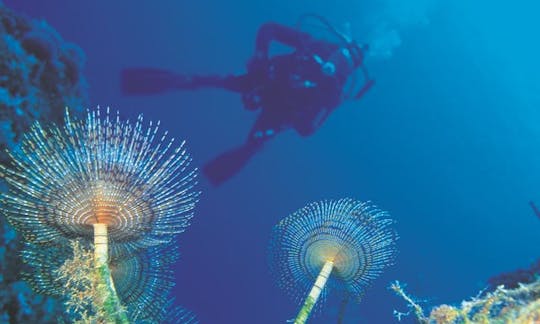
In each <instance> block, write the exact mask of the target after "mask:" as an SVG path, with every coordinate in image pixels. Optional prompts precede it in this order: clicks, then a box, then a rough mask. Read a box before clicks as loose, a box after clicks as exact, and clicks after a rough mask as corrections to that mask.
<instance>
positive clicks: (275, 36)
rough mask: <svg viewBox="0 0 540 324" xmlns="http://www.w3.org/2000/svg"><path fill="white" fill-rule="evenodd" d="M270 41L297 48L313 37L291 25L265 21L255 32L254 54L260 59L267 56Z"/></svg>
mask: <svg viewBox="0 0 540 324" xmlns="http://www.w3.org/2000/svg"><path fill="white" fill-rule="evenodd" d="M272 41H276V42H279V43H282V44H284V45H287V46H290V47H293V48H295V49H299V48H301V47H303V46H305V44H306V42H311V41H313V38H312V37H311V35H310V34H308V33H305V32H302V31H299V30H298V29H295V28H292V27H288V26H284V25H280V24H277V23H273V22H270V23H265V24H264V25H262V26H261V27H260V28H259V31H258V33H257V40H256V42H255V56H256V57H257V58H260V59H266V58H268V51H269V48H270V43H271V42H272Z"/></svg>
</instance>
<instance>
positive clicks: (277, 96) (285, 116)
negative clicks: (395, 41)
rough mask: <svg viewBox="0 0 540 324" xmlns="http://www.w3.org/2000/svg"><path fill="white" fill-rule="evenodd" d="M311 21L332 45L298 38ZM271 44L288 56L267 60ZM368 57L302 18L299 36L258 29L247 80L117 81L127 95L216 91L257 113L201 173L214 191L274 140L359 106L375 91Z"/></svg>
mask: <svg viewBox="0 0 540 324" xmlns="http://www.w3.org/2000/svg"><path fill="white" fill-rule="evenodd" d="M309 18H312V19H316V21H317V22H319V23H320V24H322V27H324V28H325V29H326V30H327V31H328V32H329V33H330V35H332V36H333V37H334V38H335V41H328V40H322V39H317V38H315V37H314V36H312V35H311V34H310V33H308V32H306V31H303V30H302V29H301V24H302V23H303V22H304V21H305V20H306V19H309ZM273 41H275V42H277V43H281V44H282V45H286V46H287V47H290V48H292V49H293V51H292V53H287V54H281V55H270V44H271V43H272V42H273ZM366 49H367V47H366V46H362V45H360V44H358V43H356V42H355V41H353V40H352V39H350V38H349V37H347V36H345V35H344V34H342V33H341V32H339V31H338V30H337V29H336V28H334V27H333V26H332V25H331V24H330V23H329V22H328V21H327V20H326V19H324V18H323V17H321V16H317V15H304V16H302V17H301V18H300V19H299V23H298V26H296V28H294V27H288V26H284V25H281V24H277V23H266V24H263V25H262V26H261V27H260V28H259V30H258V33H257V38H256V42H255V54H254V55H253V57H252V59H251V60H250V61H249V62H248V64H247V73H245V74H242V75H227V76H218V75H206V76H200V75H183V74H178V73H174V72H171V71H168V70H163V69H156V68H129V69H124V70H123V71H122V73H121V88H122V91H123V92H124V93H125V94H128V95H151V94H159V93H164V92H169V91H177V90H194V89H199V88H205V87H214V88H221V89H225V90H229V91H233V92H237V93H240V94H241V95H242V101H243V104H244V107H245V108H246V109H248V110H252V111H255V110H260V114H259V116H258V118H257V120H256V122H255V124H254V125H253V127H252V128H251V131H250V132H249V134H248V136H247V139H246V141H245V143H244V144H243V145H241V146H239V147H237V148H235V149H232V150H230V151H228V152H225V153H223V154H221V155H219V156H218V157H216V158H215V159H214V160H212V161H210V162H209V163H208V164H207V165H206V166H205V167H204V168H203V172H204V173H205V175H206V176H207V177H208V179H209V180H210V181H211V182H212V183H213V184H214V185H218V184H220V183H222V182H224V181H225V180H227V179H229V178H230V177H231V176H233V175H234V174H235V173H237V172H238V171H239V170H240V169H241V168H242V167H243V166H244V165H245V164H246V163H247V161H248V160H249V159H250V158H251V157H252V156H253V155H254V154H255V153H257V152H258V151H259V150H260V149H261V148H262V147H263V146H264V144H265V143H266V142H267V141H268V140H270V139H271V138H273V137H274V136H276V135H277V134H278V133H280V132H282V131H284V130H287V129H291V128H292V129H294V130H296V132H297V133H298V134H300V135H301V136H309V135H311V134H313V133H314V132H315V131H316V130H317V129H318V128H319V127H320V126H321V125H322V123H323V122H324V121H325V120H326V118H327V117H328V116H329V115H330V113H331V112H332V111H333V110H334V109H336V108H337V107H338V106H339V105H340V104H341V103H342V102H343V101H344V100H346V99H349V98H353V99H359V98H361V97H362V96H363V95H364V94H365V93H366V92H367V91H368V90H369V88H370V87H371V86H372V85H373V84H374V80H373V79H370V77H369V75H368V72H367V70H366V68H365V66H364V65H363V61H364V51H365V50H366ZM356 71H361V72H362V74H363V79H364V84H363V86H362V87H361V88H360V89H355V86H356V85H355V84H354V83H355V81H356V74H355V72H356ZM347 88H349V89H348V90H349V91H347Z"/></svg>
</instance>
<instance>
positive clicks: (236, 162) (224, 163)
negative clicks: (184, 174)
mask: <svg viewBox="0 0 540 324" xmlns="http://www.w3.org/2000/svg"><path fill="white" fill-rule="evenodd" d="M260 147H261V145H260V144H250V143H246V144H245V145H243V146H241V147H238V148H235V149H233V150H230V151H228V152H225V153H223V154H221V155H219V156H218V157H216V158H215V159H213V160H212V161H210V162H208V163H207V164H206V165H205V166H204V168H203V173H204V174H205V175H206V177H207V178H208V180H210V182H211V183H212V184H213V185H215V186H218V185H220V184H222V183H223V182H225V181H226V180H228V179H229V178H231V177H232V176H233V175H235V174H236V173H238V171H240V170H241V169H242V167H244V165H245V164H246V163H247V162H248V161H249V159H250V158H251V157H252V156H253V155H254V154H255V153H256V152H257V150H258V149H259V148H260Z"/></svg>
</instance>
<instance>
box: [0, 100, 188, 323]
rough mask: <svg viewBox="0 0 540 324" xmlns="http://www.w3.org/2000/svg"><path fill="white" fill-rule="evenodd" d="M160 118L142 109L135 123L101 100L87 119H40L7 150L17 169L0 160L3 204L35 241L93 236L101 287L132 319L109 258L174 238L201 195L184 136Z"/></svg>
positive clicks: (107, 300) (87, 240) (51, 243)
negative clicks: (147, 117)
mask: <svg viewBox="0 0 540 324" xmlns="http://www.w3.org/2000/svg"><path fill="white" fill-rule="evenodd" d="M158 126H159V123H157V124H156V125H154V124H152V123H151V122H150V123H149V125H148V127H145V126H144V125H143V119H142V116H139V118H138V119H137V120H136V122H135V123H134V124H133V123H130V122H129V121H121V120H120V118H119V114H118V113H117V114H116V117H113V116H111V115H110V114H109V110H108V109H107V111H106V113H105V114H104V116H101V111H100V109H99V108H98V109H96V110H94V111H89V112H88V114H87V118H86V120H84V121H79V120H72V119H71V117H70V115H69V112H68V111H67V110H66V118H65V125H64V126H63V127H58V126H54V125H53V126H50V127H48V128H43V127H42V126H41V125H40V124H39V123H36V124H34V125H33V126H32V128H31V130H30V132H29V133H27V134H26V135H25V136H24V138H23V140H22V143H21V147H20V149H19V150H16V151H14V152H12V153H11V156H12V159H13V162H12V168H6V167H4V166H0V176H2V177H3V178H5V179H6V181H7V183H8V184H9V186H10V192H9V194H6V195H3V196H2V197H1V201H0V202H1V203H2V205H3V209H2V212H3V213H4V214H5V215H6V217H7V219H8V221H9V222H10V223H11V224H12V225H13V226H14V227H15V228H16V229H17V230H19V231H20V232H21V233H22V234H23V236H24V237H25V239H26V240H27V241H28V242H29V243H31V244H33V245H35V246H43V247H44V248H45V247H52V248H53V249H54V247H55V246H56V249H57V251H61V250H62V248H61V247H60V248H59V247H58V245H60V246H61V245H62V244H66V242H68V239H77V240H79V241H80V242H82V243H83V244H91V243H93V247H94V257H93V259H94V269H95V271H96V272H95V273H96V277H97V285H98V290H101V291H102V293H103V295H102V299H103V300H104V305H105V306H106V307H107V308H109V309H110V310H111V312H113V313H114V314H118V316H117V317H115V318H116V320H117V321H119V322H127V317H126V316H125V315H124V314H123V312H122V307H121V305H120V303H119V301H118V298H117V291H116V288H115V284H114V281H113V278H112V277H111V269H110V266H111V261H112V260H117V261H122V260H127V259H130V258H133V256H134V255H136V254H141V253H143V252H144V251H145V250H148V249H152V248H153V247H158V246H161V245H162V244H165V245H168V244H169V243H171V242H173V239H174V237H175V235H176V234H178V233H181V232H183V230H184V229H185V228H186V227H187V226H188V225H189V220H190V219H191V217H192V216H193V209H194V207H195V204H196V203H197V201H198V196H199V192H197V191H195V190H194V186H195V185H196V177H197V169H196V168H190V167H189V164H190V162H191V159H190V157H189V155H188V154H187V152H186V149H185V147H184V146H185V145H184V142H182V143H181V144H180V145H179V146H178V147H176V148H174V146H173V144H174V140H173V139H171V140H169V141H166V137H167V133H166V132H165V133H164V134H162V135H160V134H159V133H158ZM51 251H52V250H51ZM109 252H110V253H109ZM109 254H110V255H109ZM28 255H30V256H32V254H31V253H30V254H28ZM34 256H35V254H34ZM64 259H65V258H64ZM118 264H120V263H118ZM34 265H36V263H34ZM43 267H44V269H42V270H36V274H38V275H40V276H42V277H41V279H40V278H38V279H35V280H34V283H33V284H34V286H36V285H37V286H40V284H43V283H44V282H40V281H39V280H43V278H46V275H44V272H45V271H48V270H50V269H49V266H43ZM45 268H46V269H45ZM124 270H125V269H124ZM100 285H101V286H100ZM41 286H42V287H43V285H41ZM100 287H101V288H100ZM150 291H151V289H150ZM139 302H147V300H146V299H142V300H139ZM142 306H143V305H139V306H138V307H142Z"/></svg>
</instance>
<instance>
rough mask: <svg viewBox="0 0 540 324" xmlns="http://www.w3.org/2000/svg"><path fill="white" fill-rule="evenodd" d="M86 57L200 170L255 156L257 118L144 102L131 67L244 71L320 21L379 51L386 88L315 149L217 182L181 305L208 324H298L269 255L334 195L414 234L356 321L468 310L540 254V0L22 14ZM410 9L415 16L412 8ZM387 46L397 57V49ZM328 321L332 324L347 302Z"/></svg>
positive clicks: (127, 109) (335, 121)
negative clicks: (406, 295) (275, 238)
mask: <svg viewBox="0 0 540 324" xmlns="http://www.w3.org/2000/svg"><path fill="white" fill-rule="evenodd" d="M4 2H5V4H6V5H8V6H9V7H11V8H14V9H16V10H19V11H23V12H26V13H27V14H29V15H30V16H32V17H36V18H43V19H45V20H47V21H48V22H49V23H50V25H52V26H53V27H54V28H55V29H57V30H58V31H59V33H60V34H61V35H62V36H63V38H64V39H65V40H67V41H71V42H75V43H77V44H78V45H80V46H81V47H82V49H83V50H84V51H85V52H86V55H87V65H86V68H85V75H86V76H87V78H88V81H89V85H90V96H91V101H92V105H98V104H99V105H101V106H111V107H113V108H115V109H118V110H120V112H121V114H122V115H124V116H131V118H132V117H133V116H135V115H137V114H139V113H143V114H144V116H145V118H146V119H148V120H150V119H151V120H158V119H159V120H161V121H162V128H163V129H167V130H169V131H170V132H171V134H172V135H173V136H174V137H177V138H181V139H187V140H188V143H189V148H190V150H191V152H192V154H193V157H194V161H195V163H196V164H197V165H202V164H203V163H204V162H206V161H208V160H209V159H210V158H212V157H214V156H215V155H217V154H218V153H220V152H222V151H224V150H226V149H228V148H230V147H232V146H235V145H237V144H240V143H241V142H242V141H243V140H244V137H245V135H246V134H247V132H248V130H249V128H250V126H251V123H252V122H253V121H254V119H255V117H256V114H255V113H252V112H248V111H245V110H243V109H242V108H241V102H240V98H239V97H238V96H237V95H235V94H230V93H227V92H224V91H218V90H201V91H196V92H191V93H189V92H188V93H175V94H169V95H162V96H155V97H146V98H133V97H131V98H130V97H123V96H122V95H121V94H120V91H119V87H118V81H119V77H118V74H119V71H120V69H121V68H122V67H127V66H141V65H142V66H156V67H163V68H171V69H174V70H177V71H182V72H196V73H233V72H242V71H243V69H244V64H245V62H246V60H247V59H248V58H249V57H250V55H251V53H252V49H253V43H254V37H255V34H256V31H257V28H258V26H259V25H260V24H261V23H263V22H265V21H268V20H275V21H278V22H282V23H286V24H293V23H294V22H295V20H296V17H298V15H300V14H302V13H305V12H317V13H322V14H324V15H325V16H327V17H328V18H329V19H330V20H331V21H333V22H335V23H336V24H337V25H338V26H340V25H342V24H344V23H345V22H347V21H349V22H350V23H351V27H352V31H353V33H354V35H355V37H356V38H358V39H360V40H363V41H369V42H370V43H372V44H373V47H374V48H375V51H374V54H373V55H372V57H370V58H369V60H368V66H369V67H370V69H371V71H372V74H373V75H374V76H375V77H376V79H377V85H376V87H375V88H373V89H372V91H370V92H369V93H368V95H367V96H366V97H365V99H364V100H362V101H360V102H351V103H348V104H346V105H344V106H342V107H341V108H340V109H338V110H337V111H336V112H335V113H334V114H333V115H332V116H331V117H330V118H329V119H328V121H327V123H326V124H325V125H324V127H322V128H321V129H320V131H318V132H317V133H316V134H315V135H314V136H312V137H310V138H300V137H298V136H297V135H296V134H295V133H293V132H288V133H286V134H283V135H280V136H278V137H277V138H276V139H275V141H273V142H272V143H270V145H268V146H267V147H266V149H265V150H264V151H263V152H262V153H261V154H259V155H258V156H256V157H255V158H254V159H253V160H252V161H251V163H250V164H249V165H248V166H247V167H246V168H245V169H244V170H243V171H242V172H241V173H240V174H239V175H238V176H236V177H235V178H234V179H232V180H231V181H229V182H228V183H226V184H225V185H223V186H222V187H219V188H212V187H211V186H209V185H208V183H207V182H206V180H204V179H203V181H202V182H201V190H203V195H202V198H201V202H200V204H199V206H198V208H197V213H196V217H195V218H194V219H193V222H192V226H191V227H189V228H188V230H187V231H186V232H185V233H184V234H182V237H181V243H182V247H181V248H182V259H181V261H180V262H179V263H178V265H177V269H176V276H177V287H176V288H175V292H174V293H175V296H176V297H177V301H178V303H179V304H181V305H184V306H185V307H186V308H188V309H191V310H192V311H194V312H195V313H196V314H197V315H198V318H199V319H200V320H201V322H202V323H233V324H235V323H283V322H284V321H285V320H286V319H289V318H292V317H293V316H294V315H295V313H296V311H297V308H298V307H297V305H295V304H294V303H292V302H291V301H290V300H289V299H288V298H287V296H286V295H285V293H284V292H282V291H280V290H279V289H278V288H277V286H276V285H275V283H274V282H273V281H272V280H271V279H270V275H269V273H268V270H267V269H268V267H267V264H266V250H267V245H268V241H269V233H270V230H271V227H272V226H273V225H274V224H275V223H277V222H278V220H279V219H281V218H283V217H285V216H287V215H288V214H289V213H291V212H293V211H295V210H297V209H298V208H300V207H302V206H304V205H305V204H307V203H308V202H311V201H315V200H319V199H322V198H340V197H345V196H348V197H354V198H356V199H360V200H372V201H374V202H375V203H376V204H377V205H379V206H380V207H381V208H383V209H386V210H388V211H389V212H390V213H391V214H392V215H393V217H394V218H395V219H396V220H397V221H398V223H397V230H398V231H399V234H400V236H401V239H400V241H399V242H398V246H399V250H400V254H399V256H398V258H397V260H396V264H395V265H394V266H393V267H391V268H389V269H388V270H387V271H386V272H385V273H384V275H383V276H382V277H380V278H379V279H378V280H377V281H375V282H374V284H373V286H371V287H370V288H369V290H368V291H367V293H366V295H365V299H364V301H363V302H362V303H360V304H359V305H352V306H350V307H349V309H348V313H347V321H346V322H347V323H360V322H361V323H390V322H394V321H395V319H394V318H393V317H392V310H393V309H399V310H405V305H404V303H403V301H402V300H401V299H399V298H397V297H395V296H394V295H393V294H392V292H390V291H389V290H388V289H387V286H388V284H389V282H390V281H392V280H395V279H399V280H400V281H403V282H406V283H408V285H409V286H408V289H409V290H410V292H411V293H413V294H415V295H417V296H419V297H421V298H425V299H426V300H427V304H428V305H430V304H431V305H433V304H438V303H456V302H458V301H460V300H461V299H463V298H467V297H468V296H472V295H475V294H476V293H477V291H478V290H479V289H482V288H483V287H485V282H486V280H487V278H489V277H490V276H492V275H495V274H497V273H500V272H502V271H509V270H512V269H515V268H517V267H525V266H527V265H529V264H530V263H531V262H533V261H534V260H535V258H536V257H538V251H537V247H538V243H539V240H540V239H539V237H538V233H540V221H539V220H538V219H537V218H536V217H534V215H533V214H532V212H531V211H530V210H529V207H528V205H527V201H528V200H530V199H537V200H538V201H539V203H540V168H539V167H538V166H539V165H540V154H539V153H538V148H539V147H540V145H539V144H540V143H539V142H540V127H538V122H539V119H540V113H539V112H538V109H539V107H540V82H539V81H540V77H539V75H540V74H539V72H540V64H539V63H538V57H540V47H539V45H538V34H537V32H538V31H539V30H540V23H539V22H534V20H536V18H537V17H536V14H535V12H538V10H539V9H540V5H538V4H535V3H538V2H537V1H533V0H531V1H528V2H525V1H519V0H518V1H513V2H512V7H509V6H510V3H508V2H507V1H474V4H471V3H470V2H471V1H467V0H460V1H451V2H450V3H446V2H448V1H446V2H437V1H428V0H411V1H398V0H394V1H391V0H385V1H375V0H371V1H352V0H346V1H345V0H334V1H323V0H301V1H290V0H274V1H262V0H254V1H240V0H232V1H220V0H198V1H178V0H177V1H172V0H162V1H153V2H150V1H105V0H100V1H72V0H48V1H41V0H33V1H30V0H9V1H6V0H5V1H4ZM404 3H406V4H404ZM382 50H387V51H386V53H385V52H384V51H382ZM334 297H335V298H334V299H332V300H330V303H329V304H327V305H326V306H325V310H324V312H323V313H322V314H320V315H319V316H318V317H317V318H315V319H314V320H313V321H312V323H332V322H333V321H335V316H336V312H337V308H336V304H337V303H339V298H337V297H336V296H334Z"/></svg>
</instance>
